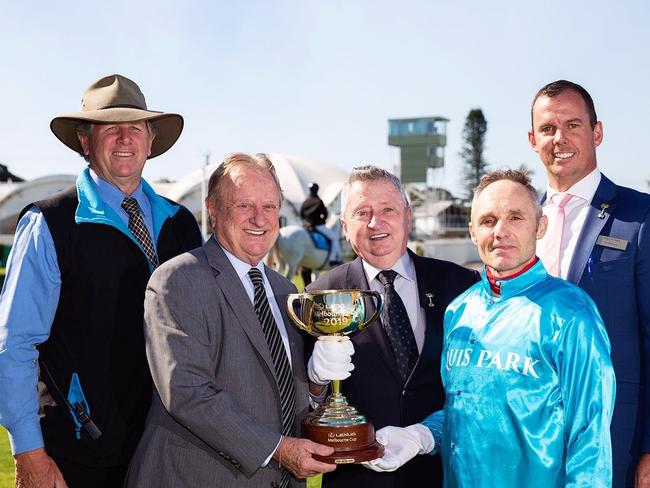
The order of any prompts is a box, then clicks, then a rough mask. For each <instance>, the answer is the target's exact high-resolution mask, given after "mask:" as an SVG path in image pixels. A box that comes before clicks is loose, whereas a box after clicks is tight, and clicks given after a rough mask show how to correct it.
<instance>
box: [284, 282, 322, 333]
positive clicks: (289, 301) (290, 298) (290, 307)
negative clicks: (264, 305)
mask: <svg viewBox="0 0 650 488" xmlns="http://www.w3.org/2000/svg"><path fill="white" fill-rule="evenodd" d="M301 295H302V294H301V293H290V294H289V295H288V296H287V313H288V314H289V317H290V318H291V320H293V323H294V324H296V325H297V326H298V328H300V329H302V330H304V331H305V332H308V333H309V334H310V335H312V336H314V337H318V336H319V335H320V334H316V333H315V332H314V331H313V330H310V329H309V327H307V326H306V325H305V324H304V323H303V321H302V320H300V319H299V318H298V316H297V315H296V312H294V311H293V302H295V301H296V300H300V299H302V296H301Z"/></svg>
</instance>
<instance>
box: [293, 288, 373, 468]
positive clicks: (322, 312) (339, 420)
mask: <svg viewBox="0 0 650 488" xmlns="http://www.w3.org/2000/svg"><path fill="white" fill-rule="evenodd" d="M366 299H368V300H372V299H374V300H376V304H375V311H374V313H372V315H371V316H370V317H368V318H366V313H365V311H366V303H365V300H366ZM382 307H383V298H382V296H381V294H380V293H378V292H376V291H366V290H323V291H315V292H304V293H293V294H291V295H289V297H288V298H287V308H288V311H289V316H290V317H291V319H292V320H293V321H294V323H295V324H296V325H297V326H298V327H299V328H300V329H302V330H304V331H306V332H308V333H309V334H311V335H312V336H314V337H318V338H319V340H336V341H342V340H349V338H348V337H346V336H347V335H348V334H352V333H355V332H357V331H360V330H361V329H364V328H365V327H368V326H369V325H371V324H372V323H373V322H374V321H375V320H376V319H377V317H379V314H380V313H381V310H382ZM296 310H297V311H298V313H296ZM303 433H304V435H305V436H306V437H307V438H308V439H311V440H313V441H314V442H318V443H319V444H325V445H328V446H331V447H333V448H334V453H333V454H331V455H330V456H317V455H316V456H314V457H315V458H317V459H319V460H321V461H324V462H327V463H332V464H352V463H361V462H364V461H370V460H372V459H375V458H378V457H381V456H382V455H383V453H384V447H383V446H382V445H381V444H379V443H378V442H377V441H376V440H375V429H374V427H373V425H372V423H370V422H368V420H367V419H366V417H365V416H364V415H362V414H361V413H359V412H358V411H357V409H356V408H354V407H353V406H352V405H349V404H348V401H347V400H346V398H345V397H344V396H343V395H342V394H341V389H340V380H333V381H332V394H331V395H329V396H328V397H327V399H326V400H325V401H324V402H323V403H322V404H321V405H320V406H319V407H318V408H317V409H316V410H315V411H313V412H312V413H311V414H310V415H309V416H308V417H307V418H306V419H305V421H304V422H303Z"/></svg>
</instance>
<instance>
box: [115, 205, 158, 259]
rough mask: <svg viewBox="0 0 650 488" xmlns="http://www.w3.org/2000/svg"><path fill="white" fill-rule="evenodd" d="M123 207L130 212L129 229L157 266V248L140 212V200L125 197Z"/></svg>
mask: <svg viewBox="0 0 650 488" xmlns="http://www.w3.org/2000/svg"><path fill="white" fill-rule="evenodd" d="M122 208H123V209H124V210H125V211H126V213H128V214H129V230H130V231H131V233H132V234H133V235H134V236H135V238H136V239H137V240H138V242H139V243H140V244H141V245H142V249H143V250H144V253H145V254H146V255H147V257H148V258H149V261H151V265H152V266H153V267H154V268H157V267H158V258H157V257H156V250H155V249H154V247H153V242H152V241H151V236H150V235H149V231H148V230H147V226H146V225H144V219H143V218H142V215H141V214H140V206H139V205H138V201H137V200H136V199H135V198H131V197H125V198H124V200H122Z"/></svg>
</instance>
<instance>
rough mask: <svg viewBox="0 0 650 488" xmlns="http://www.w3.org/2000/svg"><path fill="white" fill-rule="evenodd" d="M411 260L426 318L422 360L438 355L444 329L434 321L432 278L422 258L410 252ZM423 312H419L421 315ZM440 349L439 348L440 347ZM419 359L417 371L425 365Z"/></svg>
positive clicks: (434, 296)
mask: <svg viewBox="0 0 650 488" xmlns="http://www.w3.org/2000/svg"><path fill="white" fill-rule="evenodd" d="M409 254H410V255H411V259H412V260H413V266H414V267H415V276H416V278H417V281H418V298H419V300H420V308H421V309H422V308H424V318H425V329H424V345H423V346H422V352H421V353H420V358H422V357H428V356H433V355H434V354H435V353H436V344H442V329H441V327H440V326H437V327H436V323H435V321H434V318H435V314H434V313H433V308H434V307H435V306H436V305H435V303H436V293H435V292H436V290H434V288H433V287H432V286H431V285H432V282H431V280H430V278H432V277H431V276H430V275H429V274H428V273H425V272H424V270H423V269H422V266H421V265H420V259H421V258H420V257H419V256H418V255H416V254H414V253H412V252H411V251H410V250H409ZM420 312H421V310H418V313H420ZM438 349H439V347H438ZM420 358H418V362H417V363H416V365H415V368H414V370H415V369H417V367H418V365H420V364H423V363H424V361H421V360H420Z"/></svg>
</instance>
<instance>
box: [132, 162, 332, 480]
mask: <svg viewBox="0 0 650 488" xmlns="http://www.w3.org/2000/svg"><path fill="white" fill-rule="evenodd" d="M281 202H282V195H281V190H280V185H279V182H278V179H277V176H276V174H275V170H274V169H273V165H272V164H271V162H270V161H269V160H268V158H267V157H266V156H265V155H263V154H257V155H255V156H250V155H247V154H242V153H238V154H232V155H230V156H228V157H227V158H226V160H225V161H224V162H223V163H222V164H221V166H220V167H219V168H218V169H217V170H216V171H215V173H214V174H213V175H212V177H211V178H210V183H209V193H208V197H207V199H206V205H207V207H208V211H209V214H210V219H211V222H212V226H213V228H214V231H215V234H214V236H213V238H211V239H210V240H208V242H207V243H206V244H205V245H204V246H203V247H201V248H198V249H196V250H194V251H192V252H189V253H185V254H182V255H180V256H178V257H177V258H176V259H172V260H170V261H168V262H167V263H165V264H164V265H162V266H160V267H159V268H158V269H157V270H156V272H155V273H154V274H153V275H152V278H151V280H150V281H149V285H148V288H147V294H146V299H145V338H146V344H147V357H148V360H149V365H150V367H151V372H152V376H153V380H154V384H155V386H156V393H155V394H154V399H153V403H152V408H151V411H150V413H149V417H148V419H147V425H146V428H145V433H144V436H143V438H142V440H141V442H140V445H139V446H138V449H137V451H136V454H135V457H134V460H133V462H132V464H131V469H130V473H129V481H128V486H130V487H151V486H156V487H174V488H178V487H203V486H206V487H207V486H229V487H252V486H254V487H286V486H290V485H291V486H301V483H300V481H299V480H298V479H297V478H305V477H307V476H311V475H314V474H316V473H321V472H327V471H331V470H333V469H334V465H331V464H325V463H322V462H319V461H316V460H315V459H313V458H312V454H314V453H316V454H320V455H328V454H331V452H332V449H331V448H330V447H326V446H322V445H319V444H315V443H313V442H311V441H309V440H307V439H298V438H296V437H293V436H294V435H296V434H297V433H298V432H299V426H300V421H301V420H302V419H303V418H304V416H305V415H306V413H307V409H308V400H309V390H308V388H309V387H308V380H307V375H306V372H305V367H304V360H303V343H302V337H301V335H300V333H299V331H298V330H297V329H296V328H295V327H292V326H290V325H287V326H285V324H288V323H289V321H288V319H287V316H286V297H287V294H289V293H291V292H293V291H294V290H295V288H294V286H293V285H292V284H291V283H290V282H289V281H288V280H286V279H285V278H283V277H282V276H280V275H279V274H277V273H275V272H274V271H272V270H270V269H268V268H266V267H265V266H264V263H263V262H262V258H263V257H264V255H265V254H266V253H267V252H268V251H269V249H270V248H271V246H272V245H273V244H274V242H275V240H276V238H277V236H278V231H279V228H278V227H279V212H280V205H281Z"/></svg>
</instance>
